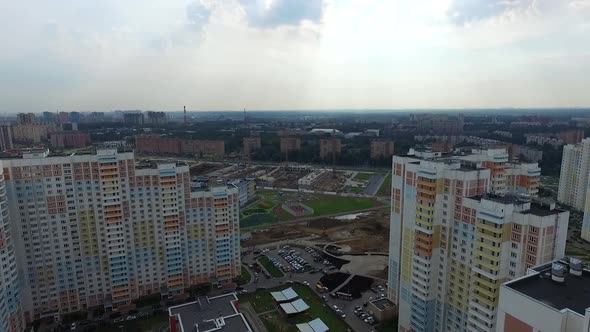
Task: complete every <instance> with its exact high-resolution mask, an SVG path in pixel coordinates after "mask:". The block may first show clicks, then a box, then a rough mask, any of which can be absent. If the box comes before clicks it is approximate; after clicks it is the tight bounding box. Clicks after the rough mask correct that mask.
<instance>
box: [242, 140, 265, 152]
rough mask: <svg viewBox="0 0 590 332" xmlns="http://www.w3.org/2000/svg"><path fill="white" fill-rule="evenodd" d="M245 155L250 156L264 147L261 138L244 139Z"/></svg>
mask: <svg viewBox="0 0 590 332" xmlns="http://www.w3.org/2000/svg"><path fill="white" fill-rule="evenodd" d="M243 145H244V155H250V154H251V153H252V152H254V151H256V150H258V149H260V148H261V147H262V144H261V141H260V136H252V137H244V139H243Z"/></svg>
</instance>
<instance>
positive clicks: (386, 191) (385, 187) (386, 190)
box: [377, 173, 391, 196]
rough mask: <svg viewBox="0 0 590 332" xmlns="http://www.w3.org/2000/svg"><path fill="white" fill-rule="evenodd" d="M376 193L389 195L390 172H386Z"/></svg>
mask: <svg viewBox="0 0 590 332" xmlns="http://www.w3.org/2000/svg"><path fill="white" fill-rule="evenodd" d="M377 195H379V196H391V173H389V174H387V176H386V177H385V179H384V180H383V183H382V184H381V187H380V188H379V191H377Z"/></svg>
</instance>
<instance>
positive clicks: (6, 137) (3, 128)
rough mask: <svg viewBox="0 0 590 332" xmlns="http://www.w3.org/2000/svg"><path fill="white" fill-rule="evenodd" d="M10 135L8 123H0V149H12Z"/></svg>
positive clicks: (10, 127) (10, 130) (10, 128)
mask: <svg viewBox="0 0 590 332" xmlns="http://www.w3.org/2000/svg"><path fill="white" fill-rule="evenodd" d="M12 135H13V134H12V126H11V125H10V124H0V151H4V150H7V149H12V147H13V144H12Z"/></svg>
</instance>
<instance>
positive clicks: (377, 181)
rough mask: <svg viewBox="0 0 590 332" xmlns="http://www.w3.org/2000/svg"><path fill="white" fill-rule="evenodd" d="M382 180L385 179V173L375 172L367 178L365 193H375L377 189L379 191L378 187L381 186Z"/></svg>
mask: <svg viewBox="0 0 590 332" xmlns="http://www.w3.org/2000/svg"><path fill="white" fill-rule="evenodd" d="M383 180H385V174H378V173H375V175H373V176H372V177H371V179H370V180H369V183H367V187H366V188H365V194H367V195H375V194H377V191H379V188H380V187H381V184H382V183H383Z"/></svg>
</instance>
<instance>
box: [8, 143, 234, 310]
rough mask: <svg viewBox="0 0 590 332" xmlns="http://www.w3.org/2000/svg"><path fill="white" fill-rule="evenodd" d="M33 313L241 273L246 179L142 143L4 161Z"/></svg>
mask: <svg viewBox="0 0 590 332" xmlns="http://www.w3.org/2000/svg"><path fill="white" fill-rule="evenodd" d="M3 174H4V177H5V183H6V195H7V197H8V210H9V219H10V224H11V231H12V235H13V237H14V243H15V252H16V253H17V254H16V258H17V259H16V265H17V267H18V274H19V276H21V280H20V289H21V291H20V299H21V302H22V313H23V317H24V320H25V321H26V322H31V321H32V320H35V319H38V318H42V317H49V316H52V317H55V316H57V315H62V314H65V313H68V312H75V311H80V310H86V309H88V308H93V307H99V306H104V307H105V308H106V309H121V308H126V307H128V306H130V305H132V301H134V300H136V299H138V298H140V297H142V296H146V295H150V294H156V293H160V294H161V295H162V296H168V297H175V296H180V295H181V294H182V293H183V292H184V290H185V289H187V288H188V287H190V286H192V285H196V284H202V283H213V284H216V285H223V284H225V283H228V282H230V281H231V280H232V279H233V278H234V277H236V276H237V275H239V273H240V250H239V211H238V209H239V198H238V189H237V188H235V187H233V186H229V187H228V186H226V185H225V184H213V185H205V186H195V184H194V183H193V182H192V181H191V179H190V175H189V169H188V166H186V165H182V164H178V165H177V164H160V165H155V164H153V165H151V164H150V165H144V164H136V161H135V158H134V155H133V153H131V152H124V153H118V152H117V150H98V151H97V153H96V154H87V155H69V156H49V155H48V152H40V153H35V154H24V155H23V158H22V159H9V160H4V161H3Z"/></svg>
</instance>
